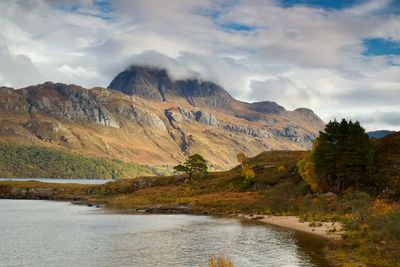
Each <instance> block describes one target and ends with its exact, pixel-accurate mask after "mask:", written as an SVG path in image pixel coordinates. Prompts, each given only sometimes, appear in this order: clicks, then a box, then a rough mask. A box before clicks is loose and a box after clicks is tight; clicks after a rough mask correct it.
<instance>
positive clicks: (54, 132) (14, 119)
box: [0, 66, 324, 168]
mask: <svg viewBox="0 0 400 267" xmlns="http://www.w3.org/2000/svg"><path fill="white" fill-rule="evenodd" d="M323 127H324V124H323V122H322V121H321V119H319V117H318V116H317V115H315V114H314V112H313V111H311V110H309V109H307V108H299V109H296V110H294V111H288V110H285V109H284V108H283V107H282V106H280V105H278V104H276V103H274V102H269V101H263V102H257V103H246V102H241V101H238V100H236V99H234V98H233V97H232V96H231V95H230V94H229V93H228V92H227V91H226V90H225V89H223V88H222V87H221V86H219V85H217V84H215V83H212V82H208V81H201V80H197V79H187V80H173V79H172V78H170V76H169V75H168V72H167V71H166V70H163V69H157V68H150V67H140V66H133V67H131V68H129V69H127V70H125V71H123V72H121V73H120V74H118V75H117V76H116V77H115V79H114V80H113V81H112V82H111V83H110V85H109V86H108V88H107V89H106V88H100V87H97V88H92V89H86V88H83V87H80V86H77V85H66V84H61V83H52V82H46V83H44V84H39V85H34V86H29V87H26V88H22V89H13V88H7V87H0V141H2V142H12V143H16V144H23V145H35V146H43V147H50V148H57V149H61V150H66V151H68V152H73V153H79V154H82V155H87V156H96V157H109V158H114V159H120V160H123V161H132V162H136V163H140V164H148V165H165V164H176V163H178V162H181V161H182V160H184V158H185V157H186V156H188V155H190V154H193V153H200V154H201V155H203V156H204V157H205V158H206V159H207V160H208V161H209V162H210V163H211V164H212V165H214V167H220V168H227V167H230V166H233V165H235V164H236V163H237V162H236V153H237V152H238V151H243V152H245V153H246V154H248V155H249V156H253V155H256V154H258V153H260V152H262V151H266V150H278V149H279V150H282V149H286V150H304V149H307V148H309V147H310V146H311V142H312V140H313V139H314V138H315V137H316V135H317V134H318V132H319V131H320V130H322V129H323Z"/></svg>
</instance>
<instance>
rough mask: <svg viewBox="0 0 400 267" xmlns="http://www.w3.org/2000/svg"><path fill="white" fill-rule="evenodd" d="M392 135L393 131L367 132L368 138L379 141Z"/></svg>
mask: <svg viewBox="0 0 400 267" xmlns="http://www.w3.org/2000/svg"><path fill="white" fill-rule="evenodd" d="M393 133H395V131H389V130H379V131H373V132H368V133H367V134H368V136H369V137H370V138H375V139H380V138H383V137H385V136H387V135H390V134H393Z"/></svg>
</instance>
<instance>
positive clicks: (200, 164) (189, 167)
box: [174, 154, 208, 180]
mask: <svg viewBox="0 0 400 267" xmlns="http://www.w3.org/2000/svg"><path fill="white" fill-rule="evenodd" d="M174 170H175V172H184V173H186V174H188V175H189V180H192V176H193V174H194V173H201V174H205V173H207V170H208V167H207V162H206V160H205V159H204V158H203V157H202V156H200V155H199V154H194V155H192V156H190V157H189V158H188V159H187V160H186V161H185V162H184V163H183V164H179V165H176V166H175V167H174Z"/></svg>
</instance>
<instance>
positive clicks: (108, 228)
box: [0, 200, 326, 266]
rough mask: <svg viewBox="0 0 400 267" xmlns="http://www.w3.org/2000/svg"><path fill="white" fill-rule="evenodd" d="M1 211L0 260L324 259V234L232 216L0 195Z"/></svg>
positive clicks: (270, 262)
mask: <svg viewBox="0 0 400 267" xmlns="http://www.w3.org/2000/svg"><path fill="white" fill-rule="evenodd" d="M0 215H1V216H0V229H1V231H0V241H1V246H0V266H3V265H4V266H199V264H203V266H206V262H207V258H208V256H209V255H212V254H220V253H223V254H224V255H226V256H229V257H230V258H231V259H232V260H233V261H234V263H235V264H236V266H326V263H324V262H323V261H322V260H321V259H320V252H321V251H320V248H321V245H322V242H323V241H321V240H319V239H315V238H313V237H310V236H308V235H301V234H298V233H296V232H293V231H287V230H282V229H278V228H274V227H266V226H265V225H261V224H253V223H243V222H241V221H239V220H236V219H225V218H223V219H221V218H213V217H208V216H193V215H129V214H115V213H114V214H112V213H111V214H110V213H109V212H106V211H105V210H103V209H96V208H89V207H85V206H73V205H71V204H69V203H65V202H51V201H38V200H0ZM5 229H6V230H5ZM299 244H301V245H299Z"/></svg>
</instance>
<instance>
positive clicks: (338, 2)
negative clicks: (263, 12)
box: [280, 0, 362, 9]
mask: <svg viewBox="0 0 400 267" xmlns="http://www.w3.org/2000/svg"><path fill="white" fill-rule="evenodd" d="M359 3H362V1H361V0H281V1H280V5H281V6H283V7H285V8H286V7H293V6H298V5H301V6H309V7H316V8H323V9H344V8H349V7H352V6H353V5H356V4H359Z"/></svg>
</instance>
